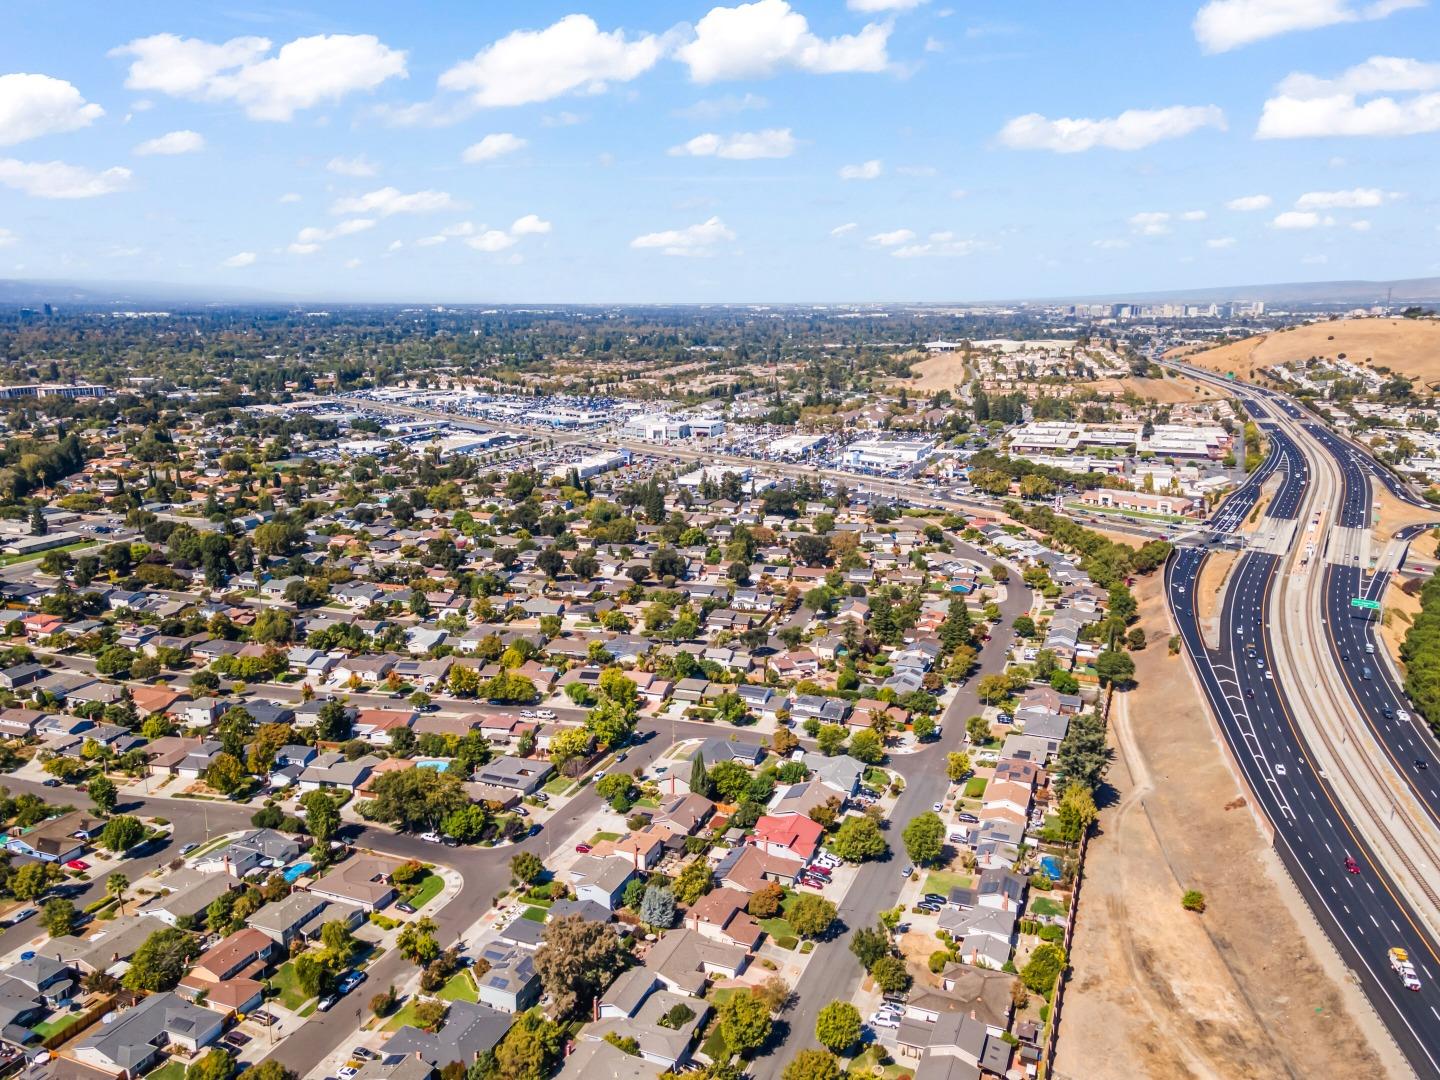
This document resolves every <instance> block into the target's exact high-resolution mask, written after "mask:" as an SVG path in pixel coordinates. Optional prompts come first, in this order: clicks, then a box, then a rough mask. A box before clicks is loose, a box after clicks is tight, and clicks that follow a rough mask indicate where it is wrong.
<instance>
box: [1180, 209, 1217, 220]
mask: <svg viewBox="0 0 1440 1080" xmlns="http://www.w3.org/2000/svg"><path fill="white" fill-rule="evenodd" d="M1209 216H1210V215H1209V214H1207V213H1205V211H1204V210H1186V211H1185V212H1184V213H1182V214H1181V215H1180V220H1181V221H1204V220H1205V219H1206V218H1207V217H1209Z"/></svg>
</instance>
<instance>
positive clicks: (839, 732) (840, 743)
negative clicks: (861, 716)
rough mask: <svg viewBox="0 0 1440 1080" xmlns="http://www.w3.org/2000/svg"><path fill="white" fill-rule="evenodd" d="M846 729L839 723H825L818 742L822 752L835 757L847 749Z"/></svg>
mask: <svg viewBox="0 0 1440 1080" xmlns="http://www.w3.org/2000/svg"><path fill="white" fill-rule="evenodd" d="M845 734H846V732H845V729H844V728H843V727H841V726H840V725H839V724H824V725H822V726H821V728H820V734H819V736H818V737H817V740H816V741H817V742H818V744H819V746H820V752H821V753H822V754H824V755H825V756H826V757H834V756H835V755H836V754H838V753H840V752H841V751H843V750H844V749H845ZM857 735H858V733H857Z"/></svg>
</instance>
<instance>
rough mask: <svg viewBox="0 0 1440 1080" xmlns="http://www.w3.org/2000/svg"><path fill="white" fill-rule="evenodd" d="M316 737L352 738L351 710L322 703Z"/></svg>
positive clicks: (329, 702) (329, 739)
mask: <svg viewBox="0 0 1440 1080" xmlns="http://www.w3.org/2000/svg"><path fill="white" fill-rule="evenodd" d="M455 670H456V671H461V670H469V669H462V668H456V669H455ZM452 674H453V672H452ZM315 737H316V738H317V739H320V740H321V741H322V742H344V741H345V740H346V739H348V738H350V713H349V710H347V709H346V708H345V706H344V705H342V704H340V702H338V701H327V702H326V703H325V704H324V705H321V706H320V711H319V712H318V713H316V714H315Z"/></svg>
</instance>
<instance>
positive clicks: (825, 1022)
mask: <svg viewBox="0 0 1440 1080" xmlns="http://www.w3.org/2000/svg"><path fill="white" fill-rule="evenodd" d="M815 1038H817V1039H819V1040H820V1043H821V1045H822V1046H826V1047H828V1048H829V1049H830V1050H832V1051H834V1052H835V1053H837V1054H838V1053H841V1052H843V1051H845V1050H848V1049H850V1047H852V1046H854V1045H855V1044H856V1043H857V1042H859V1041H860V1010H859V1009H857V1008H855V1006H854V1005H851V1004H850V1002H848V1001H832V1002H831V1003H830V1004H829V1005H826V1006H825V1007H824V1008H823V1009H821V1010H820V1015H819V1016H817V1017H816V1018H815Z"/></svg>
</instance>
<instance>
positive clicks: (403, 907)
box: [395, 903, 415, 915]
mask: <svg viewBox="0 0 1440 1080" xmlns="http://www.w3.org/2000/svg"><path fill="white" fill-rule="evenodd" d="M395 910H396V911H403V912H404V913H405V914H406V915H414V914H415V908H414V907H412V906H411V905H410V904H403V903H402V904H396V905H395Z"/></svg>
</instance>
